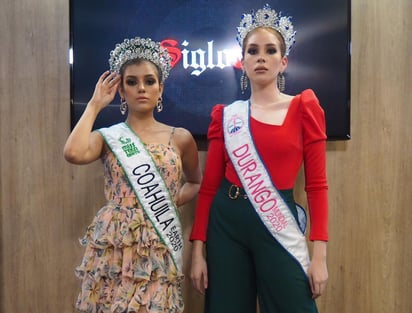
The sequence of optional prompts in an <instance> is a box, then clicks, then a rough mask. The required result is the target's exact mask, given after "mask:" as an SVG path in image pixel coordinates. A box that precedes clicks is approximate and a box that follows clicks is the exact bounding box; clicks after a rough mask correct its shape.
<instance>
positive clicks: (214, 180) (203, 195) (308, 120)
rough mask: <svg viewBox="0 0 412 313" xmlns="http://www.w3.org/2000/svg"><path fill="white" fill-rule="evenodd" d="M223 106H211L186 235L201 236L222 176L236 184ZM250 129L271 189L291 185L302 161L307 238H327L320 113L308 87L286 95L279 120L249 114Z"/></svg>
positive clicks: (319, 108)
mask: <svg viewBox="0 0 412 313" xmlns="http://www.w3.org/2000/svg"><path fill="white" fill-rule="evenodd" d="M223 108H224V105H221V104H219V105H216V106H215V107H214V108H213V110H212V114H211V116H212V121H211V123H210V125H209V129H208V140H209V148H208V154H207V159H206V165H205V171H204V176H203V180H202V184H201V187H200V191H199V197H198V201H197V205H196V211H195V220H194V223H193V227H192V232H191V235H190V240H202V241H206V239H207V238H206V233H207V224H208V220H209V210H210V205H211V203H212V200H213V198H214V196H215V194H216V192H217V190H218V188H219V186H220V183H221V181H222V179H223V177H224V176H225V177H226V179H227V180H228V181H230V182H231V183H232V184H235V185H238V186H241V185H242V184H241V182H240V179H239V177H238V175H237V173H236V171H235V168H234V167H233V165H232V163H231V161H230V158H229V156H228V154H227V151H226V148H225V143H224V137H223V129H222V118H223ZM250 129H251V134H252V136H253V139H254V143H255V146H256V149H257V150H258V151H259V154H260V156H261V158H262V160H263V162H264V163H265V165H266V168H267V169H268V171H269V173H270V175H271V177H272V180H273V182H274V184H275V186H276V187H277V189H279V190H282V189H292V188H293V186H294V184H295V181H296V177H297V175H298V172H299V169H300V167H301V165H302V163H303V164H304V172H305V191H306V194H307V198H308V206H309V218H310V226H311V228H310V233H309V239H310V240H323V241H327V240H328V185H327V179H326V132H325V117H324V112H323V109H322V108H321V106H320V105H319V101H318V99H317V97H316V95H315V94H314V92H313V91H312V90H310V89H307V90H305V91H303V92H302V93H301V94H300V95H297V96H295V97H294V98H293V99H292V101H291V104H290V106H289V109H288V112H287V115H286V117H285V120H284V122H283V124H282V125H279V126H278V125H269V124H265V123H262V122H259V121H257V120H255V119H254V118H252V117H251V119H250Z"/></svg>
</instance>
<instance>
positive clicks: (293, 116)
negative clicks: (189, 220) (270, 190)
mask: <svg viewBox="0 0 412 313" xmlns="http://www.w3.org/2000/svg"><path fill="white" fill-rule="evenodd" d="M294 36H295V32H294V31H293V25H292V24H291V22H290V18H286V17H281V16H280V14H278V13H276V12H275V11H274V10H271V9H270V7H268V6H265V7H264V8H263V9H261V10H258V11H257V12H256V13H251V14H245V15H244V16H243V18H242V21H241V23H240V26H239V27H238V41H239V43H240V45H241V47H242V56H243V59H242V67H243V71H244V75H245V76H244V77H243V78H242V80H243V82H242V83H241V85H243V87H245V85H246V81H247V79H248V80H249V81H250V87H251V97H250V99H249V101H248V102H247V105H248V110H249V114H250V116H249V117H248V121H249V132H250V135H251V137H252V140H251V142H253V143H252V145H254V147H255V148H256V151H257V154H256V155H252V157H251V159H250V160H248V164H251V163H253V164H255V163H257V162H259V161H258V160H261V162H262V163H263V165H264V167H265V168H266V171H267V172H268V173H269V176H270V179H271V181H272V182H273V185H274V186H276V188H277V191H278V194H280V196H281V198H282V199H283V200H284V203H286V205H287V206H285V207H286V208H288V209H289V210H290V211H288V212H289V215H290V216H292V218H293V219H294V222H295V224H296V225H299V223H298V210H297V209H296V207H295V203H294V199H293V187H294V184H295V180H296V177H297V174H298V171H299V168H300V167H301V166H302V164H304V170H305V191H306V193H307V198H308V206H309V217H310V224H311V229H310V233H309V239H310V240H311V241H313V250H312V253H311V258H310V262H309V261H308V262H307V265H302V264H300V262H297V259H296V258H295V257H294V254H297V255H300V254H305V251H300V250H305V249H306V250H307V247H306V241H305V243H304V244H305V247H304V249H301V248H296V246H295V247H294V246H293V244H291V245H289V242H288V240H289V239H288V238H286V245H283V244H282V240H283V239H280V240H277V238H278V237H277V236H278V234H277V233H278V232H279V233H281V231H279V229H275V230H274V231H273V230H271V229H270V227H269V228H268V227H266V224H265V222H267V221H264V218H263V219H262V218H261V216H260V213H261V212H258V211H259V208H258V209H256V206H257V207H258V206H259V204H256V203H255V202H256V201H257V200H256V199H257V196H254V195H253V192H256V189H255V191H253V188H252V189H250V188H249V189H248V186H245V182H249V183H250V184H249V185H253V184H252V183H251V182H252V180H251V179H252V178H251V177H260V173H259V174H258V175H255V174H254V175H251V173H252V172H251V171H252V170H251V169H247V168H245V167H243V169H242V168H238V169H236V168H237V167H236V166H234V162H233V155H236V152H235V151H231V150H228V142H229V140H230V139H227V138H229V137H230V136H231V133H236V132H237V130H238V128H241V126H240V127H238V128H236V127H232V129H231V131H230V132H229V135H227V136H226V133H225V132H226V130H225V129H226V126H227V125H230V123H229V124H224V121H223V120H224V111H225V106H223V105H217V106H215V107H214V108H213V111H212V121H211V124H210V126H209V131H208V140H209V150H208V156H207V161H206V167H205V172H204V178H203V181H202V184H201V189H200V192H199V197H198V203H197V207H196V215H195V221H194V225H193V228H192V233H191V237H190V239H191V241H192V243H193V246H192V269H191V279H192V283H193V285H194V288H195V289H196V290H198V291H199V292H201V293H202V294H203V293H205V294H206V299H205V312H210V313H219V312H222V313H231V312H233V313H243V312H244V313H251V312H255V311H256V303H257V302H256V301H258V303H259V308H260V312H261V313H275V312H281V313H286V312H293V313H297V312H302V313H308V312H317V308H316V304H315V301H314V299H316V298H317V297H319V296H320V295H321V294H322V293H323V291H324V289H325V286H326V282H327V279H328V272H327V266H326V245H327V240H328V225H327V220H328V216H327V215H328V195H327V189H328V186H327V180H326V170H325V167H326V165H325V163H326V161H325V158H326V149H325V145H326V134H325V119H324V112H323V110H322V108H321V107H320V105H319V102H318V99H317V98H316V96H315V94H314V93H313V91H312V90H309V89H308V90H305V91H303V92H302V93H301V94H299V95H296V96H290V95H287V94H285V93H282V90H281V89H282V84H284V81H283V80H284V79H283V76H282V73H283V72H284V71H285V69H286V67H287V63H288V59H287V55H288V52H289V49H290V47H291V45H292V44H293V42H294ZM245 103H246V102H245ZM225 116H226V115H225ZM239 120H241V121H242V119H241V118H240V119H238V121H239ZM225 121H226V120H225ZM234 125H235V126H236V125H238V124H237V123H236V122H234ZM239 125H243V124H239ZM232 126H233V125H232ZM226 140H227V141H226ZM228 151H229V153H228ZM237 151H239V150H237ZM236 163H237V162H235V165H239V164H240V163H241V162H240V161H239V162H238V163H239V164H236ZM243 163H245V162H243ZM248 171H250V173H248ZM247 175H249V177H246V180H244V179H245V177H244V176H247ZM240 176H242V177H240ZM242 178H243V180H242ZM242 182H243V183H242ZM261 195H263V193H262V194H261ZM252 200H253V201H252ZM275 202H276V201H275ZM262 206H263V205H262ZM261 211H266V210H263V209H262V207H261ZM288 212H286V213H288ZM279 214H281V213H279ZM286 215H287V214H286ZM286 224H287V223H285V225H286ZM289 224H291V223H290V222H289ZM292 224H293V223H292ZM285 227H286V226H285ZM295 228H296V227H295ZM285 229H286V228H285ZM288 229H289V228H288ZM296 229H298V228H296ZM286 231H288V230H286ZM293 231H294V232H295V233H293V234H291V236H292V237H293V236H295V237H299V234H297V233H296V231H295V230H293ZM288 235H289V234H286V237H288ZM300 235H302V234H300ZM303 238H304V235H303ZM204 246H206V260H205V258H204V255H203V253H204ZM299 249H300V250H299ZM297 250H298V251H297ZM308 260H309V257H308Z"/></svg>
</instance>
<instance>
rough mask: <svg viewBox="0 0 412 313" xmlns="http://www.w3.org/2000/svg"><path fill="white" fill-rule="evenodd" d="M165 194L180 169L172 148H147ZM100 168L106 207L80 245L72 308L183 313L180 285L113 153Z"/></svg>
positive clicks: (175, 188)
mask: <svg viewBox="0 0 412 313" xmlns="http://www.w3.org/2000/svg"><path fill="white" fill-rule="evenodd" d="M146 149H147V150H148V151H149V152H150V154H151V155H152V157H153V160H154V162H155V163H156V165H157V166H158V169H159V172H160V174H161V175H162V177H163V179H164V181H165V183H166V185H167V186H168V187H169V190H170V194H171V196H172V197H173V198H175V196H176V194H177V192H178V189H179V187H180V179H181V175H182V164H181V159H180V156H179V154H178V153H177V152H176V151H175V150H174V148H173V147H172V146H171V145H164V144H150V145H146ZM102 161H103V164H104V177H105V196H106V199H107V200H108V203H107V205H106V206H104V207H103V208H101V209H100V210H99V212H98V213H97V214H96V216H95V218H94V220H93V222H92V223H91V224H90V226H89V227H88V228H87V231H86V234H85V236H84V238H83V239H81V244H82V245H84V246H85V247H86V251H85V254H84V257H83V261H82V263H81V265H80V266H78V267H77V268H76V270H75V273H76V276H77V277H79V278H80V279H81V281H82V288H81V292H80V294H79V296H78V300H77V303H76V308H77V309H78V310H80V311H82V312H89V313H92V312H93V313H98V312H102V313H109V312H110V313H124V312H127V313H129V312H137V311H138V310H139V308H140V307H141V306H144V307H145V308H146V310H147V311H148V312H149V313H159V312H162V313H166V312H167V313H178V312H183V299H182V281H183V274H182V273H180V272H178V270H177V268H176V266H175V264H174V262H173V259H172V256H171V254H170V252H169V250H168V249H167V247H166V246H165V244H164V243H163V242H162V241H161V239H160V238H159V236H158V234H157V233H156V230H155V229H154V228H153V225H152V224H151V222H150V220H149V219H148V217H147V215H146V213H145V212H144V210H143V209H142V208H141V206H140V204H139V203H138V201H137V199H136V197H135V194H134V192H133V190H132V188H131V186H130V184H129V182H128V180H127V177H126V176H125V174H124V171H123V169H122V167H121V166H120V163H119V162H118V161H117V159H116V157H115V156H114V155H113V153H112V152H108V153H107V154H106V155H105V156H104V157H103V159H102Z"/></svg>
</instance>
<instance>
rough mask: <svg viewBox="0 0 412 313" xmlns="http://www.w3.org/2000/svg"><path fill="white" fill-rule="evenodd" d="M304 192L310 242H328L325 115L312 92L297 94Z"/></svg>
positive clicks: (309, 90)
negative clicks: (299, 108)
mask: <svg viewBox="0 0 412 313" xmlns="http://www.w3.org/2000/svg"><path fill="white" fill-rule="evenodd" d="M301 110H302V136H303V154H304V170H305V191H306V193H307V197H308V206H309V215H310V223H311V229H310V234H309V238H310V239H311V240H324V241H327V240H328V184H327V178H326V138H327V137H326V126H325V114H324V111H323V109H322V107H321V106H320V104H319V100H318V98H317V97H316V95H315V93H314V92H313V90H311V89H308V90H305V91H304V92H302V95H301Z"/></svg>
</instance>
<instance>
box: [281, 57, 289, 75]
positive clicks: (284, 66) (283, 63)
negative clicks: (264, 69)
mask: <svg viewBox="0 0 412 313" xmlns="http://www.w3.org/2000/svg"><path fill="white" fill-rule="evenodd" d="M288 62H289V60H288V58H287V57H286V56H284V57H283V58H282V72H284V71H285V70H286V68H287V67H288Z"/></svg>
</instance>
